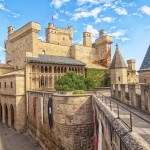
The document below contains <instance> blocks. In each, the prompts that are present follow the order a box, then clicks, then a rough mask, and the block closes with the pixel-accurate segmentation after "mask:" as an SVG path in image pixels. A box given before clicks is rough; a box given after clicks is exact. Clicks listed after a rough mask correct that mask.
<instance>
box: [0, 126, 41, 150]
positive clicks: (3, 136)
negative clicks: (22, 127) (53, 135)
mask: <svg viewBox="0 0 150 150" xmlns="http://www.w3.org/2000/svg"><path fill="white" fill-rule="evenodd" d="M0 150H42V148H41V146H40V145H39V144H38V143H36V142H35V141H34V140H33V139H32V138H31V136H30V135H29V133H27V132H24V133H23V132H20V131H14V129H12V128H8V127H7V126H3V125H1V124H0Z"/></svg>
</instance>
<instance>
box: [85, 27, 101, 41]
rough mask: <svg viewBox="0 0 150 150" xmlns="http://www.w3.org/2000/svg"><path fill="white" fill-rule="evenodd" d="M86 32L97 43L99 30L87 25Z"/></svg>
mask: <svg viewBox="0 0 150 150" xmlns="http://www.w3.org/2000/svg"><path fill="white" fill-rule="evenodd" d="M86 31H87V32H90V33H91V34H92V42H95V39H96V37H97V36H98V34H99V32H98V30H96V29H94V28H93V26H92V25H87V27H86Z"/></svg>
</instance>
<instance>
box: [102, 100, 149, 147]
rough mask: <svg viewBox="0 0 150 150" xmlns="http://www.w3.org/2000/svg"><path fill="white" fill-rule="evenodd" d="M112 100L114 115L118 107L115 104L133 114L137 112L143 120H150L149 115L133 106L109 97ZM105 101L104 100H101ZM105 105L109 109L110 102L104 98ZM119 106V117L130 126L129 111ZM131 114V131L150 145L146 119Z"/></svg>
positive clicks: (116, 114) (116, 113)
mask: <svg viewBox="0 0 150 150" xmlns="http://www.w3.org/2000/svg"><path fill="white" fill-rule="evenodd" d="M111 99H112V100H113V101H114V102H113V101H112V103H111V106H112V111H111V112H112V113H113V114H115V116H116V117H117V116H118V109H117V105H116V104H115V102H116V103H118V104H119V105H121V106H123V107H124V108H126V109H128V110H129V111H131V112H133V113H134V114H137V115H138V116H140V117H141V118H144V119H145V120H147V121H149V122H150V115H149V114H146V113H144V112H142V111H140V110H136V109H134V108H131V107H130V106H127V105H126V104H123V103H121V102H119V101H117V100H115V99H113V98H111ZM103 103H105V101H103ZM106 103H107V107H109V109H110V103H109V100H107V99H106ZM121 106H119V117H120V118H121V119H122V120H123V121H124V122H125V123H127V124H128V125H129V126H130V113H129V111H127V110H126V109H124V108H123V107H121ZM134 114H132V127H133V133H135V134H137V135H139V136H140V137H141V138H142V139H143V140H144V141H145V142H146V143H147V144H148V145H149V146H150V124H149V123H147V122H146V121H144V120H142V119H141V118H139V117H137V116H136V115H134Z"/></svg>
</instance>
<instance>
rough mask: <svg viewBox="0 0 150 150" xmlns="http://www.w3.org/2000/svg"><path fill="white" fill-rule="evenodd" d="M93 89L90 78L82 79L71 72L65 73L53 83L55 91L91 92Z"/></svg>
mask: <svg viewBox="0 0 150 150" xmlns="http://www.w3.org/2000/svg"><path fill="white" fill-rule="evenodd" d="M93 88H94V82H93V80H92V79H91V78H84V77H83V76H82V75H78V74H76V73H75V72H73V71H70V72H67V73H66V74H65V75H63V76H62V77H61V78H60V79H58V80H57V81H55V89H56V90H57V91H74V90H91V89H93Z"/></svg>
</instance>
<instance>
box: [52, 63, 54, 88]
mask: <svg viewBox="0 0 150 150" xmlns="http://www.w3.org/2000/svg"><path fill="white" fill-rule="evenodd" d="M52 88H54V66H52Z"/></svg>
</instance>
